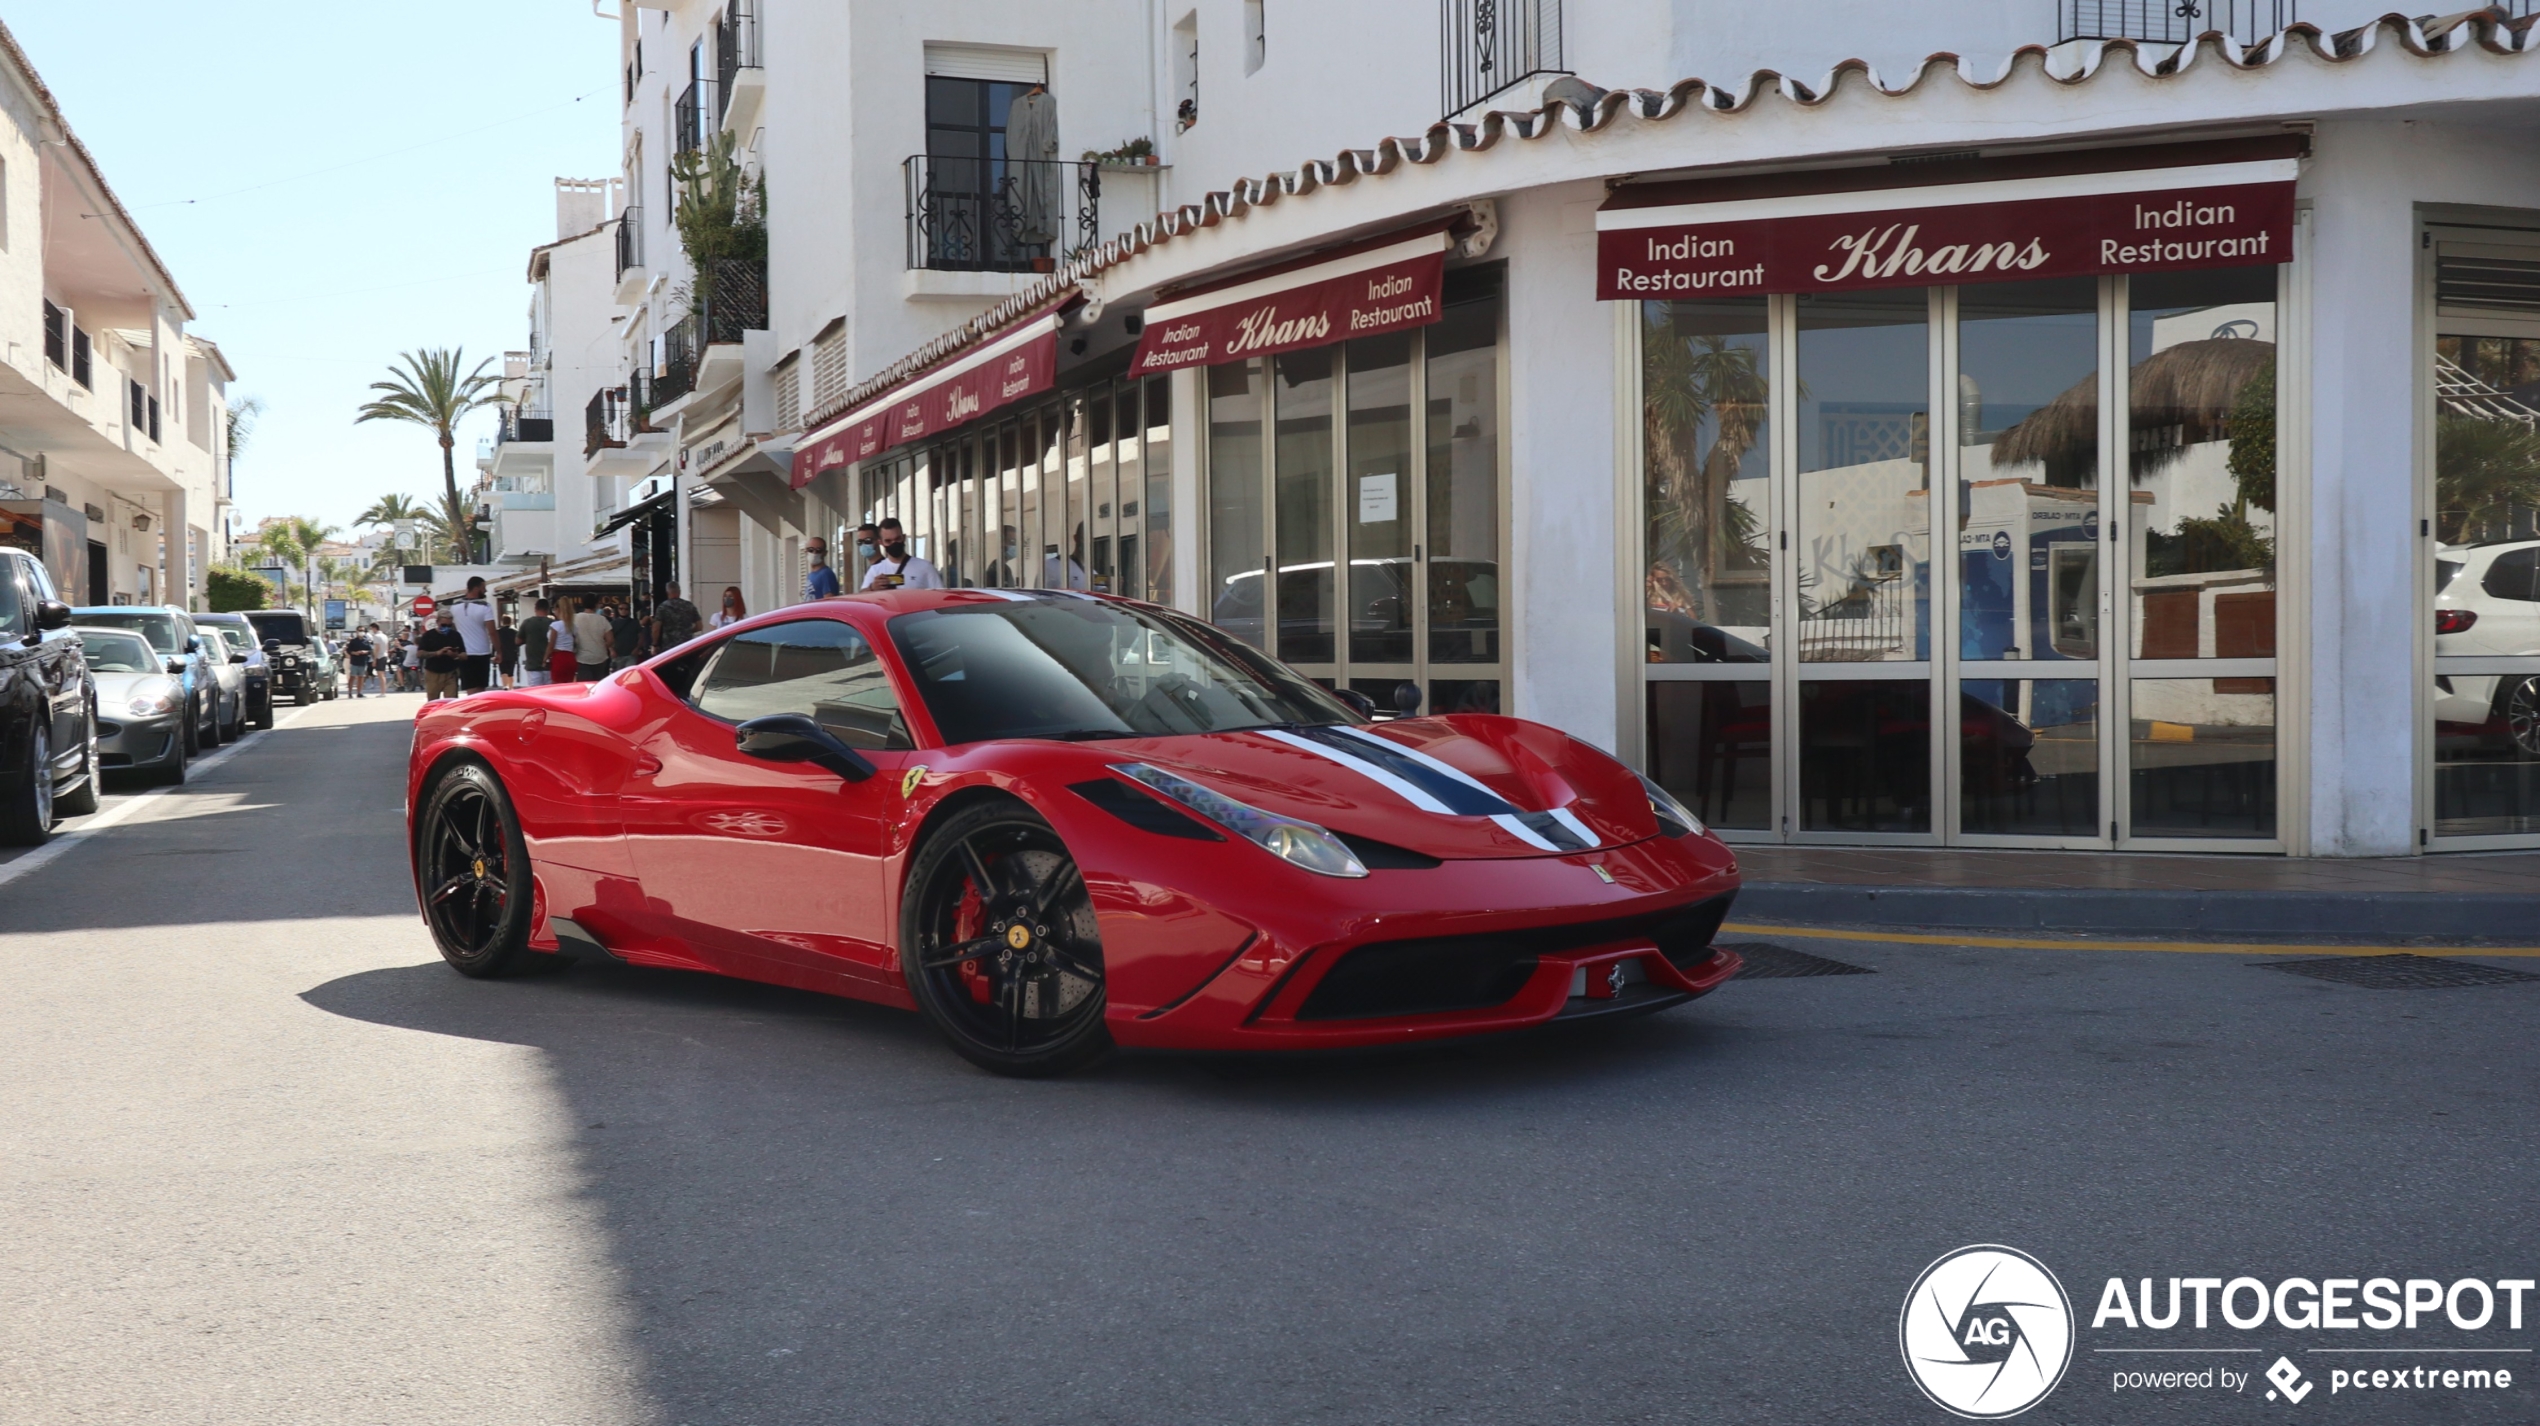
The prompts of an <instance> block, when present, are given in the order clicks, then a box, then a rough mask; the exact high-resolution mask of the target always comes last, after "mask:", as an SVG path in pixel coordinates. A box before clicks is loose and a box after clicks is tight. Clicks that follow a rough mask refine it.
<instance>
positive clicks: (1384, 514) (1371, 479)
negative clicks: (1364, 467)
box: [1358, 471, 1394, 525]
mask: <svg viewBox="0 0 2540 1426" xmlns="http://www.w3.org/2000/svg"><path fill="white" fill-rule="evenodd" d="M1393 477H1394V473H1393V472H1392V471H1386V472H1384V473H1383V474H1381V475H1362V476H1360V477H1358V523H1359V524H1362V525H1389V524H1391V523H1393V510H1394V505H1393Z"/></svg>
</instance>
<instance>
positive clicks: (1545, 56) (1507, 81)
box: [1438, 0, 2079, 114]
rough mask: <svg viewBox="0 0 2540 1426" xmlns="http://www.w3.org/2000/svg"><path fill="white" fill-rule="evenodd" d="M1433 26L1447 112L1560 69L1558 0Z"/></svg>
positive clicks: (1478, 10)
mask: <svg viewBox="0 0 2540 1426" xmlns="http://www.w3.org/2000/svg"><path fill="white" fill-rule="evenodd" d="M2069 3H2079V0H2069ZM1438 30H1439V36H1440V41H1441V44H1442V47H1443V50H1442V55H1441V61H1442V62H1441V64H1440V66H1439V74H1440V76H1441V80H1442V83H1443V85H1444V92H1443V95H1442V97H1441V99H1440V102H1441V103H1443V104H1444V105H1445V106H1446V112H1447V113H1449V114H1456V113H1461V112H1462V111H1464V110H1466V109H1469V108H1471V107H1472V106H1473V105H1475V104H1478V103H1480V102H1481V101H1482V100H1484V99H1487V98H1489V97H1490V96H1492V95H1494V94H1497V93H1498V92H1499V91H1501V90H1503V89H1506V88H1508V87H1509V86H1510V85H1512V84H1520V83H1523V82H1525V81H1526V80H1528V79H1532V78H1533V77H1534V76H1536V75H1538V74H1556V73H1559V72H1560V71H1561V0H1441V7H1440V11H1439V25H1438Z"/></svg>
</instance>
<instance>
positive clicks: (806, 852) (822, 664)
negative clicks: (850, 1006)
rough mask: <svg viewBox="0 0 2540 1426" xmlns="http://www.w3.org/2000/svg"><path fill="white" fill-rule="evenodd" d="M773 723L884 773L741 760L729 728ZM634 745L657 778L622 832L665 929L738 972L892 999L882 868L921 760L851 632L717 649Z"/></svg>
mask: <svg viewBox="0 0 2540 1426" xmlns="http://www.w3.org/2000/svg"><path fill="white" fill-rule="evenodd" d="M771 713H800V714H804V715H807V716H809V717H810V718H812V719H813V720H815V721H816V722H818V723H820V724H821V725H822V726H823V727H826V728H827V729H829V730H830V731H831V732H832V733H835V734H836V735H837V736H838V737H839V738H840V739H841V740H843V741H845V742H846V743H848V744H849V745H850V746H852V747H854V748H856V749H857V750H858V751H859V752H861V753H862V754H863V755H864V756H865V757H866V758H867V759H868V760H869V761H871V762H872V763H873V764H874V765H875V766H876V768H877V769H878V773H877V775H876V776H873V777H870V778H867V779H864V780H863V781H860V782H850V781H848V780H847V779H845V778H842V777H840V776H839V775H838V774H836V773H834V772H829V771H826V770H824V769H822V768H818V767H814V766H811V765H810V764H807V763H775V762H766V761H762V760H760V759H757V758H752V757H746V756H744V755H742V754H741V753H740V751H739V750H738V749H737V748H735V747H734V741H733V740H734V731H733V730H734V729H735V728H737V727H738V726H739V725H740V724H742V723H745V722H747V721H749V720H750V719H752V718H758V717H763V716H765V715H767V714H771ZM639 747H640V748H641V750H642V751H643V753H644V754H645V755H646V758H647V760H648V761H647V764H646V766H647V767H648V768H649V770H648V771H647V770H641V769H639V771H638V773H637V774H636V776H635V777H633V778H631V779H630V780H629V784H628V787H627V793H626V796H625V798H624V801H623V805H624V807H625V809H626V819H627V832H628V833H629V835H630V838H631V839H632V841H633V843H634V847H635V863H636V867H637V871H638V874H639V875H640V876H641V877H642V879H643V882H644V892H645V898H646V900H647V902H648V903H650V904H651V905H652V906H653V907H654V908H655V909H656V911H657V913H659V914H661V915H662V916H663V918H664V921H665V928H666V929H669V930H670V931H671V932H672V934H676V935H678V936H680V937H682V938H683V939H686V940H687V941H688V943H689V944H690V945H691V946H692V948H694V949H695V951H696V952H697V953H698V955H699V956H700V957H702V958H704V959H706V960H708V961H709V962H710V963H712V964H714V965H715V966H716V967H717V968H718V969H722V970H724V971H726V972H728V973H730V974H733V975H741V976H747V977H749V978H751V979H754V980H767V981H774V982H777V983H779V984H786V985H799V986H803V987H805V988H810V989H822V990H852V989H858V988H863V989H884V988H887V987H888V986H889V984H890V978H889V977H890V966H891V965H892V964H893V962H894V959H895V957H894V955H893V951H892V947H891V944H890V939H889V936H888V933H887V931H886V929H885V926H886V923H887V917H886V915H885V911H886V904H887V903H886V888H885V886H884V883H883V875H882V870H883V858H884V855H885V852H886V847H887V844H888V838H889V834H890V824H891V820H892V819H893V817H895V816H896V814H897V810H898V808H899V806H900V804H901V801H902V798H901V796H900V774H901V772H902V770H903V769H905V768H906V767H907V766H908V765H909V764H910V762H911V761H912V760H913V755H912V754H911V753H910V751H909V734H908V725H907V721H906V719H905V718H903V717H902V716H901V712H900V706H899V700H898V697H897V695H896V693H895V692H894V690H893V688H892V685H891V680H890V674H889V671H888V668H887V666H886V665H885V663H884V661H883V660H882V659H881V657H880V656H879V655H878V654H876V653H875V651H874V649H873V647H872V646H871V644H870V643H868V642H867V641H866V639H865V637H864V635H863V634H861V633H859V632H858V631H857V630H856V628H855V626H853V625H851V624H848V623H845V622H843V621H840V620H837V619H830V618H820V617H812V618H805V619H796V620H789V621H786V622H783V623H778V624H768V625H762V626H759V627H757V628H753V629H749V630H745V631H744V632H742V633H740V634H738V635H735V636H733V637H730V638H727V639H725V640H723V641H722V642H721V643H720V644H719V645H718V646H716V647H715V648H713V649H711V650H709V651H707V652H706V656H705V660H704V663H703V667H702V668H701V669H700V671H699V672H698V673H697V676H696V678H695V681H694V683H693V684H691V685H690V686H689V687H688V689H687V692H686V698H685V699H684V701H682V702H681V703H679V704H678V705H677V706H676V707H675V708H674V709H673V710H672V711H671V712H670V714H669V716H667V717H665V718H663V719H662V720H661V721H660V722H659V723H658V724H657V725H656V726H654V727H653V728H652V729H651V730H650V731H649V733H648V734H647V735H646V736H645V737H644V738H643V740H642V741H641V742H640V743H639Z"/></svg>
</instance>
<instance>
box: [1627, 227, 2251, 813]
mask: <svg viewBox="0 0 2540 1426" xmlns="http://www.w3.org/2000/svg"><path fill="white" fill-rule="evenodd" d="M2276 282H2277V277H2276V269H2274V268H2264V267H2262V268H2244V269H2231V270H2227V271H2221V272H2211V273H2193V274H2181V275H2171V276H2162V277H2157V278H2155V277H2142V278H2136V279H2132V280H2128V279H2121V278H2077V279H2050V280H2043V281H2025V282H2004V283H1992V284H1983V285H1972V284H1971V285H1967V286H1962V287H1951V288H1889V289H1878V290H1870V291H1860V292H1844V293H1833V294H1802V295H1796V296H1780V297H1763V296H1757V297H1746V298H1727V299H1714V300H1710V301H1705V302H1688V303H1649V304H1644V305H1643V306H1642V307H1641V308H1640V310H1639V312H1638V314H1637V315H1638V328H1639V337H1640V344H1641V352H1642V363H1641V386H1642V391H1641V402H1640V404H1641V407H1642V412H1643V460H1642V481H1641V489H1640V491H1639V492H1638V493H1639V504H1640V507H1641V517H1642V519H1641V523H1642V528H1643V530H1644V532H1645V536H1644V538H1645V549H1644V551H1643V563H1642V569H1643V577H1642V581H1641V583H1642V603H1643V605H1644V607H1645V610H1646V613H1645V616H1644V626H1643V631H1642V646H1641V647H1640V648H1639V649H1638V650H1637V651H1636V654H1637V660H1638V661H1639V662H1640V663H1641V666H1642V680H1641V681H1642V684H1643V694H1644V696H1643V700H1642V704H1641V709H1640V713H1641V726H1640V729H1639V732H1640V743H1641V751H1642V755H1643V759H1644V766H1645V767H1647V768H1648V770H1649V771H1650V772H1651V774H1652V775H1653V776H1655V777H1656V778H1658V780H1660V781H1661V782H1663V783H1665V784H1666V785H1667V786H1668V787H1669V788H1670V789H1672V790H1674V791H1675V792H1677V793H1678V794H1679V795H1680V796H1683V797H1684V798H1685V799H1686V801H1687V802H1688V803H1689V804H1690V805H1692V806H1693V808H1694V810H1695V811H1696V812H1698V813H1700V814H1701V815H1702V816H1704V817H1705V818H1707V819H1709V820H1711V821H1712V822H1713V823H1714V825H1716V826H1718V827H1719V828H1721V829H1722V831H1723V832H1724V833H1725V834H1727V835H1730V836H1733V837H1740V838H1747V839H1754V840H1771V841H1791V842H1827V843H1837V842H1839V843H1856V844H1880V843H1889V844H1909V845H1910V844H1944V843H1945V844H1951V845H1966V846H2008V847H2039V848H2065V849H2077V850H2079V849H2092V848H2104V847H2114V846H2127V847H2135V848H2142V849H2162V848H2185V847H2197V848H2219V847H2223V846H2239V847H2243V848H2246V849H2251V850H2260V849H2266V848H2270V847H2274V846H2276V845H2278V843H2277V841H2276V838H2277V827H2276V814H2275V808H2276V781H2277V778H2276V773H2277V758H2276V747H2275V723H2276V718H2275V662H2274V660H2275V630H2276V620H2277V601H2276V597H2275V582H2276V581H2275V567H2274V547H2275V529H2274V518H2275V517H2274V513H2273V512H2274V508H2275V504H2274V501H2275V491H2274V470H2275V466H2274V441H2273V434H2274V390H2275V385H2274V384H2275V317H2274V313H2275V288H2276Z"/></svg>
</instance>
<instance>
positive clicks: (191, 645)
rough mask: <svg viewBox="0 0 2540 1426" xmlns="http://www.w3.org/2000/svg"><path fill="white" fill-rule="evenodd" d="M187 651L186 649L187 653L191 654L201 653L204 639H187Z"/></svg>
mask: <svg viewBox="0 0 2540 1426" xmlns="http://www.w3.org/2000/svg"><path fill="white" fill-rule="evenodd" d="M185 651H186V652H187V653H189V654H199V653H201V652H202V651H203V641H202V640H201V639H188V640H186V641H185Z"/></svg>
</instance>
